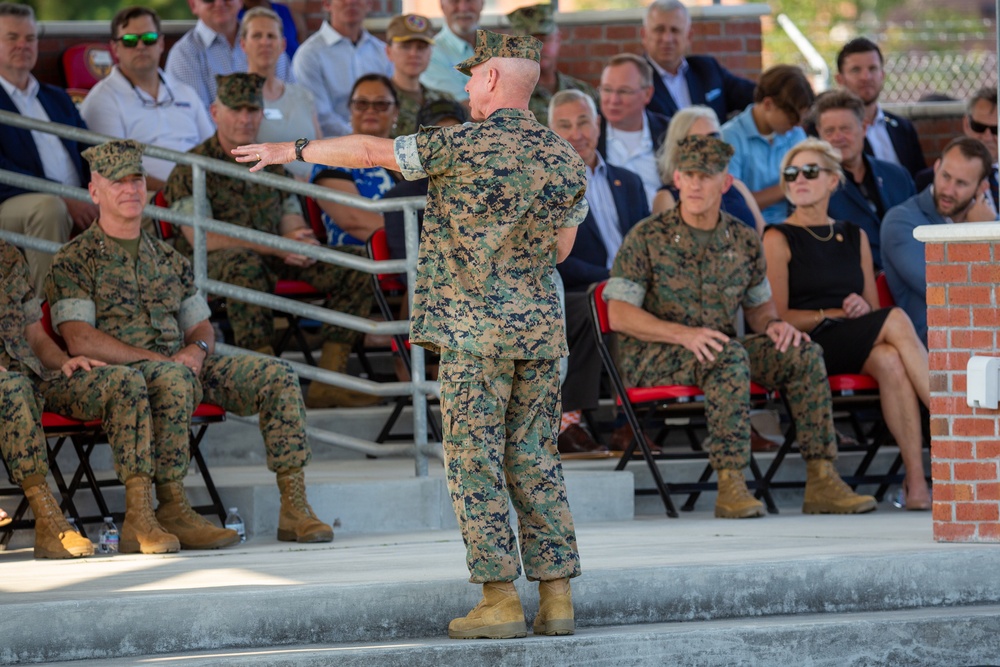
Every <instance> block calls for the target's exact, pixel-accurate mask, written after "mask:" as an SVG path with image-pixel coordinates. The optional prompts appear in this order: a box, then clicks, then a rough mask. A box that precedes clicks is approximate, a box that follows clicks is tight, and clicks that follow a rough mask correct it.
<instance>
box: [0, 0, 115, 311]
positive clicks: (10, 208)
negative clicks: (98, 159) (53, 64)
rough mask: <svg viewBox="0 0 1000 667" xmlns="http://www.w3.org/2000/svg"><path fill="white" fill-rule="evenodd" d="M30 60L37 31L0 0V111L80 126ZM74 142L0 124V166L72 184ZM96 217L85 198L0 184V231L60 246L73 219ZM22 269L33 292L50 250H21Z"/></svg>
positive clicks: (75, 179) (78, 180)
mask: <svg viewBox="0 0 1000 667" xmlns="http://www.w3.org/2000/svg"><path fill="white" fill-rule="evenodd" d="M37 62H38V29H37V26H36V25H35V14H34V12H33V11H32V9H31V7H29V6H28V5H22V4H14V3H10V2H0V109H2V110H3V111H10V112H12V113H17V114H20V115H22V116H27V117H29V118H34V119H36V120H41V121H52V122H53V123H62V124H64V125H75V126H76V127H79V128H82V129H86V128H87V126H86V125H85V124H84V122H83V119H82V118H80V114H79V113H78V112H77V110H76V106H74V104H73V101H72V100H71V99H70V98H69V95H67V94H66V92H65V91H63V90H62V89H60V88H56V87H55V86H50V85H48V84H40V83H39V82H38V80H37V79H36V78H35V77H34V76H32V75H31V70H32V69H34V67H35V63H37ZM85 148H86V146H80V145H78V144H77V142H75V141H71V140H69V139H63V140H61V139H59V137H57V136H55V135H54V134H47V133H45V132H34V131H29V130H22V129H19V128H15V127H12V126H9V125H0V169H5V170H7V171H13V172H17V173H21V174H25V175H28V176H35V177H37V178H46V179H48V180H50V181H54V182H56V183H61V184H63V185H69V186H71V187H80V186H81V185H86V184H87V182H88V181H89V180H90V179H89V173H88V171H87V169H86V167H85V166H84V164H83V159H82V158H81V156H80V152H81V151H82V150H83V149H85ZM96 218H97V207H96V206H95V205H94V204H93V203H92V202H83V201H80V200H78V199H70V198H65V197H58V196H56V195H49V194H38V193H33V192H30V191H29V190H25V189H23V188H19V187H16V186H13V185H4V184H0V229H3V230H5V231H10V232H16V233H18V234H26V235H28V236H34V237H36V238H40V239H45V240H48V241H55V242H57V243H65V242H66V241H67V240H68V239H69V233H70V230H71V229H72V228H73V225H74V224H75V225H76V226H77V227H79V228H80V229H86V228H87V227H89V226H90V224H91V223H93V222H94V220H95V219H96ZM24 254H25V259H26V260H27V262H28V273H29V274H30V277H31V283H32V286H33V287H34V289H35V293H36V294H41V293H42V289H43V288H44V284H45V276H46V274H47V273H48V272H49V266H50V265H51V264H52V255H49V254H48V253H44V252H37V251H32V250H28V251H25V253H24Z"/></svg>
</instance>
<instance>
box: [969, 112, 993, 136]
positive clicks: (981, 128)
mask: <svg viewBox="0 0 1000 667" xmlns="http://www.w3.org/2000/svg"><path fill="white" fill-rule="evenodd" d="M969 127H970V128H971V129H972V131H973V132H975V133H976V134H982V133H983V132H985V131H986V130H989V131H990V132H992V133H993V136H994V137H995V136H997V126H996V125H987V124H985V123H980V122H979V121H975V120H972V116H969Z"/></svg>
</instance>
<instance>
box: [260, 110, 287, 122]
mask: <svg viewBox="0 0 1000 667" xmlns="http://www.w3.org/2000/svg"><path fill="white" fill-rule="evenodd" d="M264 118H265V119H266V120H284V119H285V115H284V114H283V113H281V109H264Z"/></svg>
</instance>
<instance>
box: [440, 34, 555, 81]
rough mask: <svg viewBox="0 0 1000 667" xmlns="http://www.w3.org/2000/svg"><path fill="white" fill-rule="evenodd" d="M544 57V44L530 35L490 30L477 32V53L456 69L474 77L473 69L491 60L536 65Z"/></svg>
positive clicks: (459, 64)
mask: <svg viewBox="0 0 1000 667" xmlns="http://www.w3.org/2000/svg"><path fill="white" fill-rule="evenodd" d="M541 57H542V43H541V42H539V41H538V40H537V39H535V38H534V37H531V36H529V35H520V36H515V35H503V34H500V33H498V32H490V31H489V30H477V31H476V52H475V53H474V54H472V57H471V58H467V59H466V60H463V61H462V62H460V63H458V64H457V65H455V69H457V70H458V71H459V72H461V73H462V74H464V75H466V76H472V72H471V70H472V68H473V67H475V66H476V65H478V64H480V63H484V62H486V61H487V60H489V59H490V58H525V59H527V60H534V61H535V62H536V63H537V62H538V61H539V60H540V59H541Z"/></svg>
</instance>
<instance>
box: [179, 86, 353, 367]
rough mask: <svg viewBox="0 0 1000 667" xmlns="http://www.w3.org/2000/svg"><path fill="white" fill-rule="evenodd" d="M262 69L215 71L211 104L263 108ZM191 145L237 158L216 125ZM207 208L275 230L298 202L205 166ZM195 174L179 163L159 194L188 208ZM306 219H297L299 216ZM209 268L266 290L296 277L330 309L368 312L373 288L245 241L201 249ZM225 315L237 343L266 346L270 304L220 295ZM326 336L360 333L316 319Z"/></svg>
mask: <svg viewBox="0 0 1000 667" xmlns="http://www.w3.org/2000/svg"><path fill="white" fill-rule="evenodd" d="M263 82H264V77H260V76H258V75H256V74H245V73H244V74H233V75H229V76H220V77H218V86H219V92H218V101H217V102H216V104H225V105H226V106H228V107H230V108H233V109H238V108H242V107H247V108H257V109H260V108H262V104H263V102H262V100H263V98H262V97H261V89H262V86H263ZM188 152H190V153H193V154H195V155H203V156H205V157H210V158H215V159H216V160H222V161H224V162H229V163H230V164H237V163H236V162H235V160H234V159H233V156H232V155H231V154H229V153H228V152H227V151H226V150H224V149H223V147H222V145H221V144H220V142H219V135H218V133H216V134H214V135H212V136H211V137H209V138H208V139H207V140H206V141H204V142H203V143H201V144H199V145H197V146H195V147H194V148H192V149H191V150H190V151H188ZM267 170H268V172H270V173H272V174H276V175H278V176H287V175H288V173H287V172H286V171H285V169H284V168H283V167H279V166H270V167H268V169H267ZM205 187H206V192H207V193H208V204H209V215H210V216H211V217H212V218H215V219H216V220H221V221H223V222H228V223H231V224H234V225H240V226H241V227H246V228H248V229H254V230H257V231H260V232H266V233H268V234H275V235H281V233H282V228H281V223H282V218H283V217H285V216H297V217H301V215H302V207H301V205H300V204H299V198H298V196H297V195H294V194H290V193H286V192H282V191H280V190H276V189H274V188H271V187H268V186H265V185H260V184H257V183H250V182H248V181H244V180H240V179H236V178H231V177H229V176H226V175H224V174H219V173H215V172H206V173H205ZM193 193H194V181H193V176H192V170H191V167H190V166H189V165H183V164H178V165H177V166H176V167H174V169H173V171H171V172H170V177H169V178H168V180H167V185H166V187H165V189H164V196H165V198H166V200H167V202H168V203H169V204H170V207H171V208H173V209H176V210H179V211H182V212H185V213H194V197H193ZM299 224H300V225H305V222H304V221H299ZM176 247H177V249H178V250H180V251H181V252H182V253H184V254H185V255H186V256H188V257H191V252H192V251H191V246H190V244H189V243H188V242H187V240H186V239H185V238H184V237H183V236H179V237H178V238H177V242H176ZM208 275H209V277H210V278H212V279H213V280H218V281H220V282H225V283H230V284H233V285H237V286H240V287H246V288H247V289H253V290H258V291H261V292H265V293H266V292H271V291H273V290H274V286H275V285H276V284H277V281H278V280H302V281H305V282H307V283H309V284H310V285H312V286H313V287H315V288H316V289H317V290H319V291H320V292H323V293H326V294H327V295H328V296H327V298H326V299H325V301H324V303H323V306H324V307H325V308H329V309H331V310H338V311H340V312H344V313H348V314H351V315H357V316H359V317H367V316H368V315H369V314H370V313H371V307H372V290H371V284H370V278H369V277H368V275H367V274H365V273H363V272H361V271H355V270H353V269H347V268H343V267H340V266H335V265H333V264H326V263H322V262H319V263H316V264H313V265H312V266H308V267H299V266H290V265H288V264H286V263H285V262H284V261H283V260H282V258H280V257H276V256H273V255H263V254H261V253H260V252H258V251H256V250H253V249H250V248H223V249H219V250H214V251H212V252H210V253H208ZM227 314H228V317H229V322H230V324H231V325H232V327H233V335H234V337H235V342H236V344H237V345H238V346H240V347H243V348H246V349H249V350H261V351H263V350H265V349H267V348H268V347H269V346H270V345H271V340H272V338H273V334H274V317H273V315H272V313H271V310H270V309H269V308H264V307H262V306H256V305H253V304H249V303H244V302H242V301H237V300H235V299H229V300H228V303H227ZM322 336H323V339H324V340H325V341H328V342H333V343H342V344H344V345H346V346H348V348H349V347H351V346H353V345H354V343H355V342H357V341H358V340H359V339H360V336H361V334H360V333H359V332H357V331H352V330H350V329H345V328H342V327H335V326H331V325H326V324H325V325H323V328H322Z"/></svg>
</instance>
